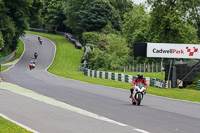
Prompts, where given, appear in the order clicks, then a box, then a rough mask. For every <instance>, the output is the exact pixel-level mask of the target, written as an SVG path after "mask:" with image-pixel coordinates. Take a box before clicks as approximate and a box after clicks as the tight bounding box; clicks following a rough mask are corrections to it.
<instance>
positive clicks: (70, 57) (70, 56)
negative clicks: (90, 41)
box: [27, 31, 200, 102]
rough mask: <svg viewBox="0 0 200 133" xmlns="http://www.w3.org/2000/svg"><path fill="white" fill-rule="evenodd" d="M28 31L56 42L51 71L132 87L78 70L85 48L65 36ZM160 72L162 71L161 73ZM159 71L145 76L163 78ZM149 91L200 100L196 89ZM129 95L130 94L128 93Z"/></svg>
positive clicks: (86, 80) (117, 86) (112, 84)
mask: <svg viewBox="0 0 200 133" xmlns="http://www.w3.org/2000/svg"><path fill="white" fill-rule="evenodd" d="M27 33H31V34H36V35H40V36H44V37H47V38H49V39H51V40H53V41H54V42H55V43H56V47H57V52H56V58H55V60H54V62H53V64H52V66H51V67H50V68H49V69H48V71H49V72H51V73H53V74H56V75H59V76H62V77H66V78H71V79H76V80H81V81H84V82H88V83H94V84H99V85H105V86H111V87H116V88H123V89H128V90H129V89H130V87H131V84H130V83H125V82H120V81H113V80H108V79H101V78H92V77H87V76H85V75H83V72H78V66H80V65H81V63H80V62H81V58H82V55H83V50H77V49H75V48H74V46H73V45H72V44H70V43H69V42H68V41H67V40H66V39H65V38H64V37H62V36H57V35H51V34H44V33H37V32H30V31H27ZM126 74H130V75H134V76H136V75H137V73H126ZM159 74H160V73H159ZM159 74H158V73H157V74H156V73H144V76H145V77H153V78H160V79H163V77H164V74H163V75H161V74H160V75H159ZM147 93H149V94H154V95H159V96H165V97H171V98H176V99H182V100H189V101H195V102H200V91H196V90H189V89H161V88H155V87H151V86H149V87H148V90H147ZM127 97H128V94H127Z"/></svg>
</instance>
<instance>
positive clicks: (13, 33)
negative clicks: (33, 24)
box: [0, 0, 42, 55]
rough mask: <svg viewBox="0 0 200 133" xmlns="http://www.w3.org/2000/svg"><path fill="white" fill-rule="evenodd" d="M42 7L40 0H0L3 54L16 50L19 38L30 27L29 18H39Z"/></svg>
mask: <svg viewBox="0 0 200 133" xmlns="http://www.w3.org/2000/svg"><path fill="white" fill-rule="evenodd" d="M41 7H42V2H41V1H40V0H20V1H16V0H0V33H1V34H0V37H1V38H0V40H1V41H0V47H1V48H2V49H1V55H5V54H8V53H10V52H11V51H13V50H15V49H16V47H17V43H18V42H17V40H18V38H19V37H20V36H22V35H23V34H24V30H25V29H27V28H28V26H29V24H28V19H29V18H30V17H31V18H37V17H38V11H39V10H40V8H41Z"/></svg>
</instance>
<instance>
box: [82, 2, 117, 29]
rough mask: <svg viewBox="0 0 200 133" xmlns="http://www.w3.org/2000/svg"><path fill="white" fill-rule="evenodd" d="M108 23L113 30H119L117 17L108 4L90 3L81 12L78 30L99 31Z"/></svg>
mask: <svg viewBox="0 0 200 133" xmlns="http://www.w3.org/2000/svg"><path fill="white" fill-rule="evenodd" d="M108 21H110V22H111V23H112V25H113V27H114V28H115V29H117V30H120V24H119V17H118V16H117V14H115V12H114V9H112V7H111V6H110V5H109V4H108V3H106V2H101V1H95V2H91V3H90V4H89V5H88V6H87V8H86V9H85V10H83V11H81V15H80V22H79V23H78V29H79V31H81V32H85V31H100V30H101V29H102V28H103V27H105V26H106V25H107V23H108Z"/></svg>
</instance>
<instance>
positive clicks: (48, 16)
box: [45, 0, 66, 31]
mask: <svg viewBox="0 0 200 133" xmlns="http://www.w3.org/2000/svg"><path fill="white" fill-rule="evenodd" d="M63 4H64V1H62V0H51V1H49V2H48V5H46V6H47V7H46V10H47V11H46V13H45V23H48V24H49V25H51V26H52V27H57V30H59V31H65V29H66V27H65V26H64V24H63V22H64V20H66V18H65V15H64V13H63V7H62V5H63Z"/></svg>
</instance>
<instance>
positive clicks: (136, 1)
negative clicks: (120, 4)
mask: <svg viewBox="0 0 200 133" xmlns="http://www.w3.org/2000/svg"><path fill="white" fill-rule="evenodd" d="M145 1H146V0H133V2H134V3H135V4H140V3H143V2H145Z"/></svg>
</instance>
